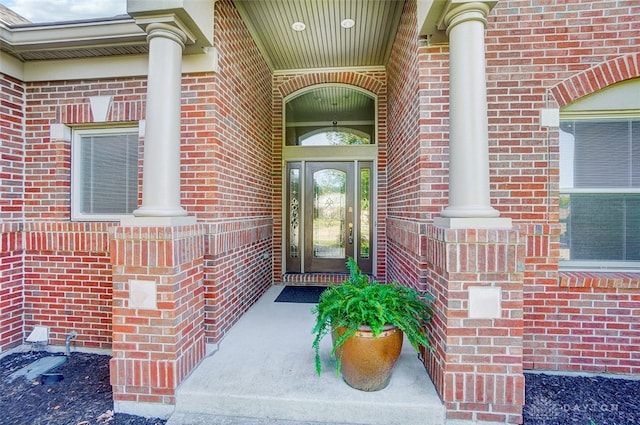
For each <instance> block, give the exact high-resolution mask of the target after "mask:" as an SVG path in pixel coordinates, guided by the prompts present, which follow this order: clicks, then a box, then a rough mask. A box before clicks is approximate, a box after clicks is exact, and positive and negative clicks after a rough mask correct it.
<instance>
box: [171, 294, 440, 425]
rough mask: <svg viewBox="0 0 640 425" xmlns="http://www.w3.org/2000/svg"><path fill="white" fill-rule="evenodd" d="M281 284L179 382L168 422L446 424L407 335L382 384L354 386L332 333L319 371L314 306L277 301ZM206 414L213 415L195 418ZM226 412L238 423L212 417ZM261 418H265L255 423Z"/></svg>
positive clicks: (431, 385) (175, 423)
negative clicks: (338, 369) (340, 369)
mask: <svg viewBox="0 0 640 425" xmlns="http://www.w3.org/2000/svg"><path fill="white" fill-rule="evenodd" d="M281 289H282V287H281V286H275V287H272V288H271V289H269V291H267V293H266V294H265V295H264V296H263V297H262V298H261V299H260V300H259V301H258V303H257V304H256V305H255V306H253V307H252V308H251V309H250V310H249V311H248V312H247V313H246V314H245V316H244V317H243V318H242V319H240V320H239V321H238V323H237V324H236V325H235V326H234V327H233V328H232V329H231V331H230V332H229V333H228V334H227V336H226V337H225V338H224V340H223V341H222V342H221V344H220V346H219V349H218V351H216V352H215V353H214V354H212V355H210V356H209V357H207V358H206V359H205V360H204V361H203V362H202V363H201V364H200V365H199V366H198V368H196V370H195V371H194V372H193V373H192V374H191V376H190V377H189V378H188V379H187V380H186V381H185V382H184V383H183V385H181V387H180V388H179V389H178V392H177V400H176V409H175V413H174V414H173V416H172V417H171V418H170V419H169V421H168V423H167V425H181V424H200V423H222V424H224V423H238V424H243V423H246V424H253V423H256V424H257V423H267V424H269V423H274V424H279V423H282V424H283V425H284V424H288V423H289V422H287V421H295V423H297V424H301V423H306V422H310V423H313V422H315V423H318V422H320V423H334V424H338V423H339V424H372V425H373V424H381V425H382V424H384V425H392V424H398V425H411V424H416V425H417V424H420V425H441V424H444V407H443V405H442V402H441V401H440V399H439V397H438V395H437V393H436V391H435V388H434V386H433V384H432V382H431V380H430V379H429V376H428V375H427V373H426V372H425V370H424V367H423V366H422V364H421V362H420V361H419V359H418V357H417V354H416V353H415V351H414V350H413V348H412V347H411V345H410V344H409V343H408V342H407V341H406V340H405V344H404V347H403V350H402V354H401V356H400V359H399V361H398V364H397V365H396V368H395V370H394V372H393V376H392V378H391V382H390V383H389V386H388V387H387V388H385V389H384V390H382V391H376V392H363V391H358V390H355V389H353V388H351V387H349V386H348V385H347V384H345V383H344V382H343V381H342V379H341V378H340V377H339V376H337V375H336V373H335V363H334V361H333V360H332V359H331V358H330V355H329V353H330V348H331V347H330V345H331V341H330V338H325V340H324V341H323V345H322V347H321V348H322V350H321V354H322V359H323V373H322V375H321V376H317V375H316V374H315V370H314V360H313V358H314V353H313V350H312V348H311V342H312V339H313V336H312V334H311V328H312V326H313V323H314V317H313V315H312V314H311V308H312V307H313V305H312V304H295V303H274V302H273V301H274V299H275V298H276V297H277V295H278V294H279V293H280V290H281ZM207 416H208V419H209V420H210V422H197V421H198V420H200V419H201V418H205V419H206V418H207ZM225 417H226V418H228V417H232V418H231V419H233V420H235V421H236V422H215V421H213V419H212V418H218V419H220V418H222V419H220V420H223V419H224V418H225ZM199 418H200V419H199ZM239 418H244V419H243V420H246V421H249V422H238V421H239ZM252 418H253V419H252ZM231 419H229V420H231ZM255 419H260V421H261V422H251V420H255ZM189 421H191V422H189ZM269 421H276V422H269ZM277 421H280V422H277Z"/></svg>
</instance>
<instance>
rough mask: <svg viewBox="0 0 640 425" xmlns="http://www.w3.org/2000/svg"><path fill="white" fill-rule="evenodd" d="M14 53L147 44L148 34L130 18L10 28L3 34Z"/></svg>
mask: <svg viewBox="0 0 640 425" xmlns="http://www.w3.org/2000/svg"><path fill="white" fill-rule="evenodd" d="M3 36H4V37H3V38H5V37H6V38H5V41H6V42H7V44H9V45H10V46H11V47H12V50H13V51H15V52H21V51H29V50H37V49H61V48H69V47H80V46H81V47H94V46H112V45H118V44H123V43H124V44H130V43H136V44H140V43H141V42H142V43H146V36H147V34H146V33H145V32H144V31H143V30H142V29H141V28H140V27H139V26H138V25H136V23H135V21H134V20H133V19H131V18H126V19H120V20H110V21H92V22H81V23H77V22H75V23H63V24H56V25H46V26H44V25H43V26H32V25H29V26H25V27H17V28H11V29H9V31H7V34H3Z"/></svg>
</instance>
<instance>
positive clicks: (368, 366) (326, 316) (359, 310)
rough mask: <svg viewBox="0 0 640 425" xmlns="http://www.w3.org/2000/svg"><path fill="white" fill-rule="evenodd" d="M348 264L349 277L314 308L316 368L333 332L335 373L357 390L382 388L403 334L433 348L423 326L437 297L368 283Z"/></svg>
mask: <svg viewBox="0 0 640 425" xmlns="http://www.w3.org/2000/svg"><path fill="white" fill-rule="evenodd" d="M347 268H348V269H349V278H347V279H346V280H345V281H344V282H343V283H342V284H341V285H337V286H332V287H330V288H328V289H327V290H325V291H324V292H323V293H322V295H321V296H320V299H319V300H318V304H317V306H315V307H314V308H313V310H312V312H313V313H314V314H315V316H316V322H315V325H314V327H313V331H312V332H313V333H314V334H315V338H314V341H313V344H312V346H313V348H314V350H315V367H316V372H317V373H318V374H320V373H321V371H322V366H321V361H320V341H321V340H322V339H323V338H324V337H325V336H326V335H329V334H331V335H332V338H333V345H332V350H331V354H332V355H333V356H335V358H336V372H337V373H340V372H341V373H342V377H343V379H344V380H345V382H346V383H347V384H349V385H350V386H352V387H354V388H357V389H360V390H363V391H377V390H381V389H383V388H385V387H386V386H387V384H388V383H389V379H390V377H391V372H392V370H393V366H394V365H395V363H396V361H397V359H398V357H399V356H400V350H401V349H402V340H403V334H404V335H406V336H407V339H408V341H409V342H410V343H411V345H412V346H413V347H414V348H415V349H416V350H418V349H419V347H420V346H424V347H425V348H431V346H430V344H429V341H428V339H427V337H426V335H425V333H424V327H425V324H426V323H427V322H429V320H430V319H431V314H432V310H431V302H432V301H433V298H432V297H431V296H430V295H426V294H422V293H420V292H418V291H417V290H415V289H413V288H409V287H405V286H402V285H400V284H398V283H397V282H392V283H388V284H381V283H378V282H376V281H375V280H373V281H369V276H367V275H366V274H364V273H362V271H361V270H360V268H359V267H358V265H357V263H356V261H355V260H354V259H353V258H349V259H348V260H347Z"/></svg>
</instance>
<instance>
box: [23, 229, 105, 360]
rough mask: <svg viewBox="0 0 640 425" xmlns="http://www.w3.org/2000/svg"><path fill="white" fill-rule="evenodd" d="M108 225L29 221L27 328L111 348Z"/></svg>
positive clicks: (60, 341) (54, 339)
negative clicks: (39, 329)
mask: <svg viewBox="0 0 640 425" xmlns="http://www.w3.org/2000/svg"><path fill="white" fill-rule="evenodd" d="M108 227H109V225H108V224H105V223H91V224H87V223H62V222H60V223H52V222H40V223H35V222H28V223H26V224H25V229H24V240H25V242H24V281H23V285H24V330H25V335H28V333H29V332H31V330H32V329H33V327H34V326H47V327H48V328H49V342H50V343H51V344H53V345H64V341H65V338H66V337H67V335H69V334H70V333H71V332H75V333H76V334H77V335H78V336H77V338H75V339H74V340H73V344H74V346H82V347H90V348H111V295H112V288H111V263H110V259H109V251H108V234H107V230H108Z"/></svg>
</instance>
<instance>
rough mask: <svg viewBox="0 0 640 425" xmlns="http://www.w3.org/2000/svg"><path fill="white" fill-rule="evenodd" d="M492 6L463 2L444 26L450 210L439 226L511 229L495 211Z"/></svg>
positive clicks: (448, 16) (446, 18) (447, 18)
mask: <svg viewBox="0 0 640 425" xmlns="http://www.w3.org/2000/svg"><path fill="white" fill-rule="evenodd" d="M490 10H491V6H489V5H488V4H486V3H482V2H461V3H459V4H457V5H456V6H454V7H453V8H452V9H450V10H449V11H448V12H447V13H446V15H445V17H444V23H445V25H446V27H447V35H448V36H449V52H450V53H449V67H450V70H449V73H450V74H449V86H450V88H449V96H450V100H449V108H450V111H449V125H450V133H449V205H448V206H447V208H445V209H444V210H442V211H441V213H440V215H441V217H440V218H438V219H436V224H438V225H441V226H445V227H511V221H510V220H509V219H500V218H498V217H499V215H500V213H499V212H498V211H497V210H496V209H494V208H493V207H491V203H490V196H489V142H488V120H487V86H486V73H485V66H486V65H485V54H484V50H485V42H484V33H485V26H486V23H487V19H486V18H487V14H488V13H489V11H490Z"/></svg>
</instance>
